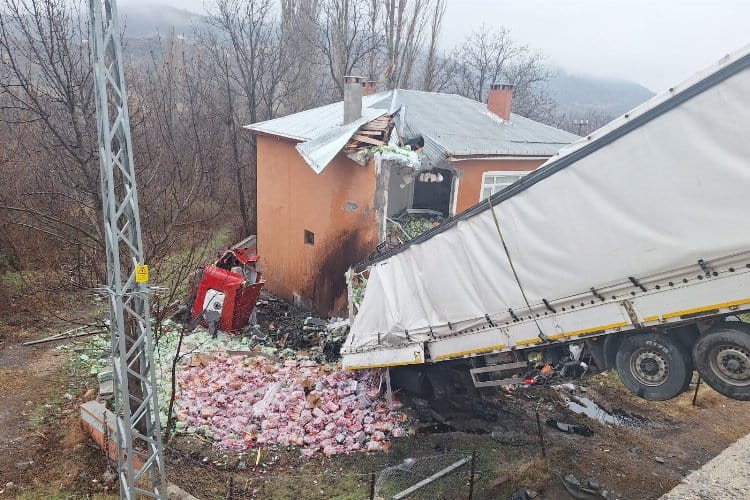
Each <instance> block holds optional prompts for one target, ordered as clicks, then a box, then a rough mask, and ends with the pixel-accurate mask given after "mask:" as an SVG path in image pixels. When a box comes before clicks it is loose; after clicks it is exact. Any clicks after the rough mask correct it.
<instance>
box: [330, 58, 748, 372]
mask: <svg viewBox="0 0 750 500" xmlns="http://www.w3.org/2000/svg"><path fill="white" fill-rule="evenodd" d="M749 48H750V47H749ZM749 67H750V50H748V48H746V49H744V50H743V51H741V52H739V53H737V54H735V55H733V56H728V57H727V58H725V59H724V60H722V61H721V62H720V64H719V65H718V66H717V67H716V68H714V70H712V71H711V72H709V73H703V74H700V75H698V76H696V77H695V78H694V79H692V80H691V81H690V82H689V83H687V84H685V85H682V86H680V87H676V88H675V89H674V90H673V91H672V92H667V93H665V94H662V95H659V96H656V97H655V98H654V99H652V100H651V101H649V102H648V103H646V104H645V105H642V106H640V107H639V108H637V109H636V110H634V111H633V112H631V113H630V114H629V115H626V117H627V118H621V119H618V120H617V122H616V123H614V124H612V125H610V126H607V127H604V128H603V129H602V130H600V131H598V132H597V133H595V134H592V138H591V139H589V140H585V139H584V140H582V141H579V142H578V143H575V144H574V145H572V146H571V147H570V148H569V151H567V152H566V151H563V152H562V154H561V155H560V156H559V157H557V158H555V159H553V160H551V161H549V162H548V163H547V164H546V165H545V166H543V167H542V169H546V172H549V173H550V174H551V175H537V176H535V179H531V181H532V182H529V183H527V184H526V186H527V187H525V189H518V186H516V189H515V190H514V186H511V187H509V188H507V190H506V191H507V192H508V193H511V192H514V191H515V194H513V195H512V196H510V197H508V196H504V195H503V192H501V193H499V194H498V195H495V196H494V197H493V204H494V207H492V209H489V208H488V209H486V210H479V209H473V210H470V213H471V214H473V215H470V216H467V217H459V219H460V220H459V221H458V222H457V223H454V224H453V225H452V226H451V227H449V228H448V229H446V230H444V231H442V232H437V234H435V235H434V236H432V237H430V238H429V239H426V240H424V241H421V242H418V243H415V244H412V245H410V246H408V247H406V248H405V249H403V250H402V251H400V252H398V253H396V254H395V255H393V256H391V257H389V258H387V259H386V260H383V261H381V262H379V263H377V264H375V265H374V266H373V267H372V268H371V270H370V277H369V280H368V286H367V290H366V292H365V297H364V300H363V302H362V304H361V307H360V309H359V313H358V315H357V316H356V318H355V320H354V322H353V324H352V328H351V332H350V334H349V338H348V339H347V341H346V343H345V345H344V348H343V349H342V354H343V355H344V364H345V365H346V364H347V354H348V353H352V355H353V353H356V352H362V351H367V350H371V349H379V350H385V351H387V349H388V348H389V347H396V346H404V345H408V344H413V343H414V342H426V341H429V340H430V339H435V338H440V337H445V336H451V335H455V334H457V333H460V332H462V331H465V330H466V329H469V328H475V327H477V326H481V325H485V324H487V322H488V320H487V318H488V317H490V318H495V317H499V316H503V317H507V316H508V314H509V310H513V311H516V312H519V314H521V313H524V312H526V313H528V311H529V310H530V307H529V306H531V307H532V308H533V307H536V306H538V305H539V304H541V303H542V302H543V299H547V300H548V301H550V302H552V301H555V300H559V299H563V298H565V297H569V296H572V295H576V294H582V293H586V292H588V291H589V290H590V289H591V288H592V287H595V288H597V289H598V288H602V287H607V286H611V285H616V284H618V283H623V282H628V281H629V277H631V276H632V277H645V276H650V275H653V274H657V273H661V272H666V271H669V270H673V269H677V268H680V267H684V266H689V265H694V264H696V262H697V261H698V260H699V259H703V260H705V261H709V260H711V259H717V258H721V257H725V256H729V255H733V254H738V253H741V252H746V251H748V250H750V230H748V223H747V218H748V214H750V69H748V68H749ZM678 90H679V91H678ZM683 93H684V95H682V94H683ZM693 94H695V95H693ZM686 96H690V97H686ZM673 100H674V101H673ZM665 104H666V106H665ZM633 120H641V121H642V122H643V123H642V124H639V122H638V121H636V122H634V123H636V124H639V125H638V126H635V127H634V128H633V129H632V130H630V129H629V127H631V126H632V125H633V124H631V123H630V122H631V121H633ZM597 145H600V146H601V147H597ZM592 146H593V147H592ZM585 148H588V150H587V149H585ZM570 155H579V156H580V157H578V158H577V159H576V160H575V161H573V162H572V163H570V164H566V165H564V166H562V167H561V168H560V166H559V164H560V163H561V162H562V163H564V162H565V160H566V159H568V160H569V158H568V157H570V158H575V156H570ZM558 168H559V170H558ZM537 173H538V174H542V173H543V172H542V171H539V172H537ZM529 177H532V176H529ZM523 183H524V181H521V182H520V183H519V186H520V185H524V184H523ZM487 207H489V204H488V205H487ZM498 226H499V228H500V230H499V231H498ZM503 241H504V242H505V245H506V246H507V252H506V249H505V247H504V245H503ZM510 261H512V265H511V262H510ZM513 269H515V273H516V274H515V275H514V272H513ZM524 294H525V298H524ZM548 323H549V322H544V321H540V322H539V323H538V326H537V328H538V329H539V330H540V332H542V333H544V334H545V335H549V334H553V333H555V332H554V331H551V332H546V331H543V330H544V329H545V326H544V325H545V324H548ZM585 327H586V325H580V326H579V328H585Z"/></svg>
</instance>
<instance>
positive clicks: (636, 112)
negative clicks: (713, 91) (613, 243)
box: [352, 44, 750, 272]
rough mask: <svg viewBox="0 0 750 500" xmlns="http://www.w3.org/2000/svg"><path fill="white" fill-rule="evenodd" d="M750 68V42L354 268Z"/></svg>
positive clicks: (472, 211)
mask: <svg viewBox="0 0 750 500" xmlns="http://www.w3.org/2000/svg"><path fill="white" fill-rule="evenodd" d="M747 69H750V44H748V45H745V46H744V47H742V48H741V49H739V50H736V51H734V52H732V53H731V54H727V55H725V56H724V57H722V58H721V59H719V60H718V61H717V62H715V63H714V64H712V65H710V66H709V67H707V68H705V69H703V70H701V71H699V72H697V73H695V74H694V75H692V76H691V77H690V78H688V79H686V80H684V81H683V82H681V83H679V84H677V85H675V86H673V87H670V88H669V89H667V90H665V91H663V92H661V93H659V94H657V95H655V96H654V97H652V98H651V99H649V100H647V101H645V102H644V103H643V104H641V105H639V106H636V107H635V108H633V109H632V110H631V111H629V112H627V113H625V114H624V115H622V116H621V117H618V118H616V119H614V120H612V121H611V122H610V123H609V124H607V125H604V126H603V127H601V128H600V129H598V130H596V131H595V132H593V133H592V134H589V135H588V136H586V137H585V138H581V139H580V140H579V141H577V142H575V143H573V144H571V145H570V146H568V147H566V148H563V149H562V150H560V151H559V152H558V153H557V154H556V155H555V156H553V157H552V158H550V159H549V160H548V161H547V162H545V163H544V164H543V165H542V166H540V167H539V168H538V169H536V170H532V171H531V172H529V174H528V175H526V176H525V177H522V178H521V179H520V180H518V181H516V182H515V183H513V184H511V185H510V186H508V187H507V188H505V189H502V190H501V191H498V192H497V193H495V194H493V195H492V196H490V197H489V198H487V199H486V201H481V202H479V203H477V204H476V205H474V206H473V207H470V208H468V209H466V210H464V211H463V212H462V213H460V214H458V215H456V216H454V217H452V218H450V219H448V220H447V221H445V222H444V223H442V224H440V225H439V226H437V227H435V228H433V229H431V230H429V231H427V232H425V233H422V234H421V235H419V236H418V237H416V238H414V239H413V240H410V241H408V242H406V243H404V244H402V245H399V246H398V247H396V248H394V249H392V250H389V251H387V252H384V253H383V254H381V255H379V256H377V257H375V258H373V259H369V260H367V261H364V262H360V263H358V264H355V265H353V266H352V268H353V269H354V270H355V271H356V272H361V271H363V270H365V269H367V268H368V267H371V266H373V265H375V264H378V263H379V262H382V261H384V260H386V259H388V258H389V257H392V256H394V255H396V254H398V253H401V252H402V251H404V250H405V249H407V248H409V247H410V246H412V245H417V244H419V243H423V242H424V241H427V240H429V239H430V238H432V237H433V236H436V235H438V234H440V233H442V232H443V231H446V230H448V229H450V228H451V227H453V226H455V225H456V224H458V222H460V221H463V220H466V219H468V218H470V217H473V216H474V215H477V214H480V213H482V212H484V211H485V210H488V209H489V208H490V207H492V206H495V205H497V204H499V203H501V202H502V201H505V200H507V199H509V198H511V197H513V196H515V195H516V194H518V193H520V192H522V191H525V190H526V189H528V188H530V187H531V186H533V185H534V184H536V183H537V182H540V181H542V180H544V179H546V178H547V177H549V176H551V175H553V174H555V173H557V172H559V171H560V170H563V169H565V168H566V167H568V166H569V165H571V164H573V163H575V162H576V161H578V160H579V159H581V158H584V157H586V156H588V155H589V154H592V153H594V152H596V151H598V150H599V149H601V148H602V147H604V146H606V145H608V144H610V143H612V142H614V141H616V140H617V139H619V138H620V137H622V136H624V135H626V134H628V133H630V132H631V131H633V130H635V129H637V128H639V127H640V126H642V125H644V124H646V123H648V122H650V121H651V120H653V119H655V118H658V117H659V116H661V115H663V114H664V113H667V112H668V111H670V110H672V109H673V108H675V107H677V106H678V105H680V104H682V103H683V102H685V101H688V100H690V99H692V98H693V97H695V96H697V95H699V94H701V93H703V92H704V91H706V90H708V89H710V88H712V87H714V86H715V85H718V84H720V83H721V82H723V81H724V80H726V79H728V78H731V77H732V76H734V75H735V74H737V73H740V72H741V71H744V70H747Z"/></svg>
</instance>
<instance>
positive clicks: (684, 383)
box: [616, 333, 693, 401]
mask: <svg viewBox="0 0 750 500" xmlns="http://www.w3.org/2000/svg"><path fill="white" fill-rule="evenodd" d="M616 363H617V371H618V373H619V374H620V378H621V379H622V383H623V384H625V387H627V388H628V389H630V391H632V392H634V393H635V394H637V395H638V396H639V397H641V398H643V399H648V400H650V401H666V400H667V399H672V398H673V397H675V396H677V395H678V394H680V393H682V392H684V391H685V389H687V388H688V385H690V379H691V378H692V376H693V363H692V360H691V358H690V354H689V352H688V350H687V349H685V348H684V347H683V346H682V345H681V344H680V343H679V342H678V341H677V340H675V339H673V338H672V337H670V336H668V335H663V334H662V335H660V334H653V333H649V334H637V335H633V336H632V337H629V338H627V339H625V340H624V341H623V343H622V344H621V345H620V348H619V349H618V351H617V361H616Z"/></svg>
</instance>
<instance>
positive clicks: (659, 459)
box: [654, 457, 666, 464]
mask: <svg viewBox="0 0 750 500" xmlns="http://www.w3.org/2000/svg"><path fill="white" fill-rule="evenodd" d="M665 461H666V460H664V459H663V458H662V457H654V462H656V463H660V464H663V463H664V462H665Z"/></svg>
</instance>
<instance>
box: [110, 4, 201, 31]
mask: <svg viewBox="0 0 750 500" xmlns="http://www.w3.org/2000/svg"><path fill="white" fill-rule="evenodd" d="M120 10H121V11H122V14H121V15H122V16H124V18H125V35H126V36H127V37H130V38H148V37H152V36H155V35H156V34H157V33H159V34H161V35H162V36H163V35H166V34H167V33H168V31H169V30H170V29H171V28H172V27H174V31H175V33H176V34H183V33H185V34H189V33H191V32H192V29H193V24H194V22H195V21H197V20H198V19H200V17H201V16H200V14H196V13H195V12H190V11H188V10H184V9H179V8H177V7H171V6H169V5H163V4H145V5H124V6H123V7H122V8H121V9H120Z"/></svg>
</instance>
